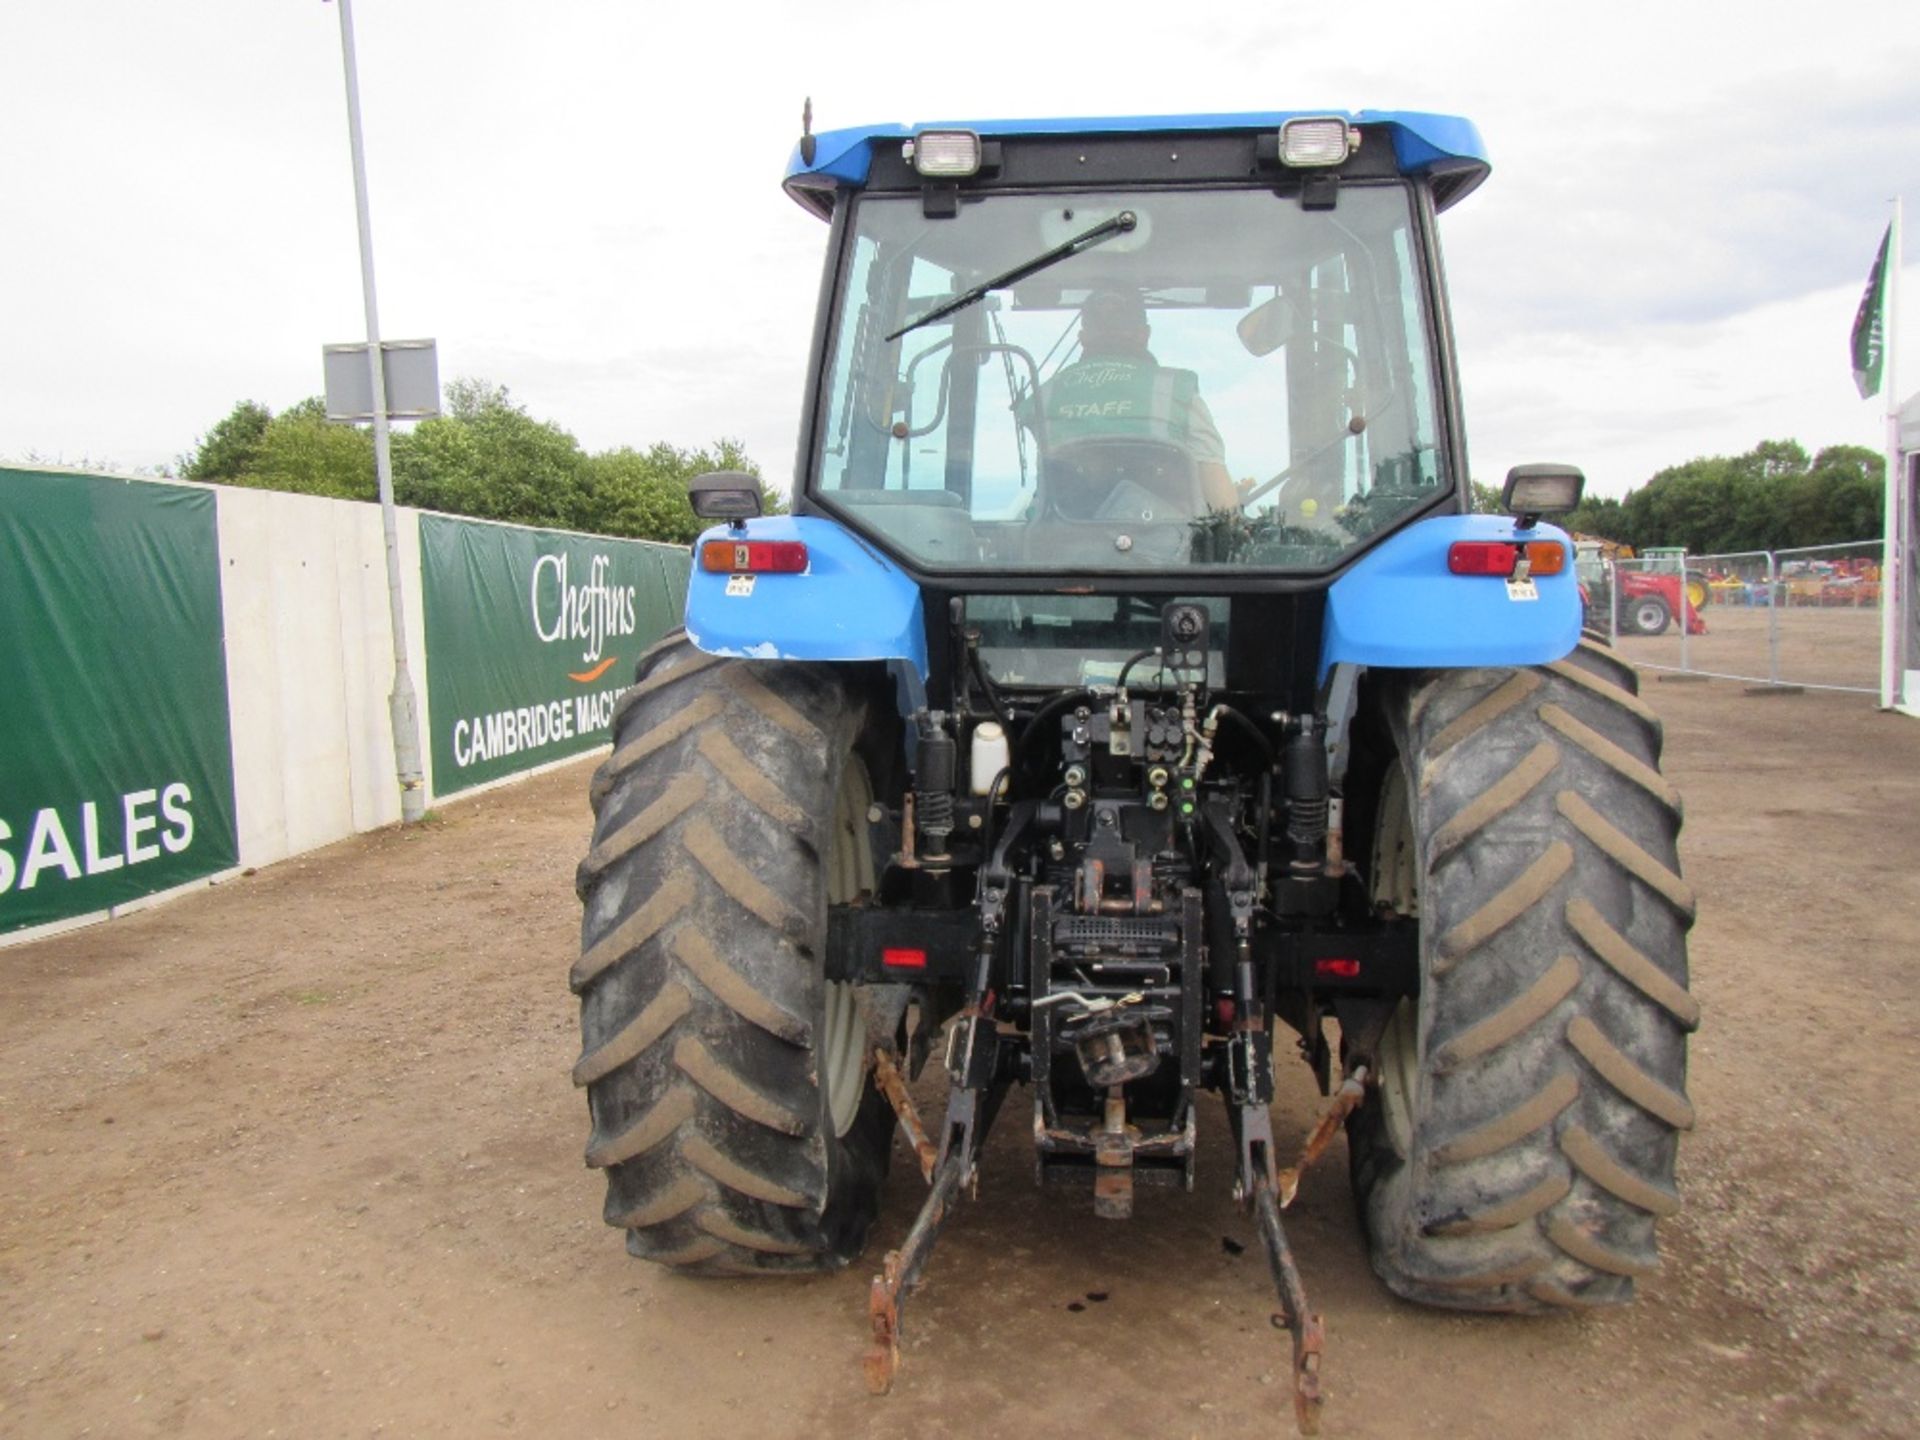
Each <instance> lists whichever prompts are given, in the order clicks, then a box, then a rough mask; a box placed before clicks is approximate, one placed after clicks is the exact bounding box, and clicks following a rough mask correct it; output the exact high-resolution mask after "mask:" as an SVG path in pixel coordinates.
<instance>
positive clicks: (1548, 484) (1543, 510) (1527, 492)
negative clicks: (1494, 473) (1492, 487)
mask: <svg viewBox="0 0 1920 1440" xmlns="http://www.w3.org/2000/svg"><path fill="white" fill-rule="evenodd" d="M1586 486H1587V477H1586V476H1585V475H1583V474H1582V473H1581V472H1580V471H1579V469H1578V468H1576V467H1575V466H1572V465H1552V464H1544V465H1516V466H1514V467H1513V469H1511V470H1509V471H1508V472H1507V483H1506V486H1505V488H1504V489H1502V490H1501V492H1500V503H1501V506H1502V507H1503V508H1504V509H1505V510H1506V512H1507V513H1508V514H1509V515H1512V516H1513V517H1514V518H1515V519H1517V520H1518V521H1519V522H1520V528H1521V529H1522V530H1530V529H1532V528H1533V523H1534V521H1536V520H1538V519H1539V518H1540V517H1541V516H1542V515H1564V514H1566V513H1567V512H1568V511H1569V510H1572V509H1573V508H1575V507H1576V506H1577V505H1579V503H1580V495H1581V492H1582V491H1584V490H1585V489H1586Z"/></svg>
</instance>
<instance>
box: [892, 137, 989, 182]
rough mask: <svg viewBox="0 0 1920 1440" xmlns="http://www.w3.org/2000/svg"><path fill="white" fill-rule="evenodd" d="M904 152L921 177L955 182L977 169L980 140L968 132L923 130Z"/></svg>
mask: <svg viewBox="0 0 1920 1440" xmlns="http://www.w3.org/2000/svg"><path fill="white" fill-rule="evenodd" d="M904 148H905V153H906V158H907V159H909V160H911V161H912V162H913V168H914V169H915V170H918V171H919V172H920V173H921V174H922V175H927V176H934V177H938V178H940V179H944V180H955V179H959V178H961V177H963V176H967V175H972V174H975V173H977V172H978V171H979V169H980V137H979V136H978V135H976V134H974V133H973V131H971V130H922V131H921V132H920V133H919V134H918V135H916V136H914V137H913V138H912V139H911V140H909V141H907V143H906V145H905V147H904Z"/></svg>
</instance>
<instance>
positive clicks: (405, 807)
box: [338, 0, 427, 824]
mask: <svg viewBox="0 0 1920 1440" xmlns="http://www.w3.org/2000/svg"><path fill="white" fill-rule="evenodd" d="M338 4H339V6H340V54H341V57H342V59H343V61H344V62H345V66H346V72H347V134H348V137H349V139H350V140H351V142H352V147H353V200H354V209H355V213H356V216H357V218H358V220H359V225H360V285H361V289H362V291H363V292H364V293H365V296H366V307H367V368H368V371H369V372H370V373H369V378H370V380H371V382H372V389H373V404H372V410H373V458H374V465H375V467H376V469H377V470H378V472H379V477H380V528H381V530H382V532H383V533H384V535H385V537H386V545H387V603H388V608H389V610H390V612H391V618H392V623H393V693H392V694H391V695H389V696H388V697H387V706H388V711H389V713H390V715H391V716H392V719H393V758H394V766H395V770H396V772H397V774H398V776H399V780H400V819H401V823H403V824H412V823H413V822H414V821H417V820H419V819H420V818H421V816H423V815H425V814H426V809H427V792H426V775H425V772H424V771H423V770H422V769H421V764H420V721H419V701H418V698H417V696H416V694H415V691H414V688H413V674H412V672H411V670H410V669H409V668H408V666H407V613H406V601H405V599H404V597H403V595H402V593H401V589H400V542H399V537H398V534H397V532H396V526H395V519H394V510H393V455H392V446H391V444H390V437H389V433H388V426H387V377H386V362H385V358H384V356H383V355H382V354H381V346H380V309H379V305H378V304H377V302H376V301H375V299H374V289H373V226H372V223H371V221H370V220H369V219H368V217H367V160H366V148H365V146H364V145H363V143H362V142H361V139H360V80H359V73H358V70H357V69H356V67H355V64H354V57H353V6H352V0H338Z"/></svg>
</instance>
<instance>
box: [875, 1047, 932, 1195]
mask: <svg viewBox="0 0 1920 1440" xmlns="http://www.w3.org/2000/svg"><path fill="white" fill-rule="evenodd" d="M873 1078H874V1081H875V1083H877V1084H878V1085H879V1086H880V1093H881V1094H883V1095H885V1096H886V1097H887V1102H888V1103H889V1104H890V1105H892V1106H893V1113H894V1114H895V1115H897V1116H899V1117H900V1129H901V1131H902V1133H903V1134H905V1135H906V1137H907V1143H908V1144H909V1145H911V1146H912V1147H913V1153H914V1154H915V1155H917V1156H918V1157H919V1159H920V1178H921V1179H922V1180H924V1181H926V1182H927V1184H929V1185H931V1184H932V1183H933V1170H934V1166H935V1165H937V1164H938V1163H939V1160H940V1147H939V1146H937V1145H935V1144H934V1143H933V1140H932V1137H930V1136H929V1135H928V1134H927V1127H926V1126H925V1125H922V1124H921V1123H920V1112H919V1111H918V1110H916V1109H915V1108H914V1104H913V1096H911V1095H910V1094H908V1093H907V1082H906V1080H905V1078H904V1077H903V1076H902V1075H901V1074H900V1069H899V1067H898V1066H896V1065H895V1064H894V1063H893V1057H892V1056H891V1055H889V1054H887V1052H886V1051H884V1050H875V1051H874V1052H873Z"/></svg>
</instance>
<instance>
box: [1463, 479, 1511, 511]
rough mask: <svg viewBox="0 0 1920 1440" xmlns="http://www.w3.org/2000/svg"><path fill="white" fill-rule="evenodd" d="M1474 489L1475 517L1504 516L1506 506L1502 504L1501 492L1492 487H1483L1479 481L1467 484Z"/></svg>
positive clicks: (1470, 481) (1471, 481)
mask: <svg viewBox="0 0 1920 1440" xmlns="http://www.w3.org/2000/svg"><path fill="white" fill-rule="evenodd" d="M1467 483H1468V484H1469V485H1471V486H1472V487H1473V513H1474V514H1475V515H1504V514H1506V506H1504V505H1502V504H1501V503H1500V492H1499V491H1498V490H1496V489H1495V488H1494V487H1493V486H1491V485H1482V484H1481V483H1480V482H1479V481H1478V480H1469V481H1468V482H1467Z"/></svg>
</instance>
